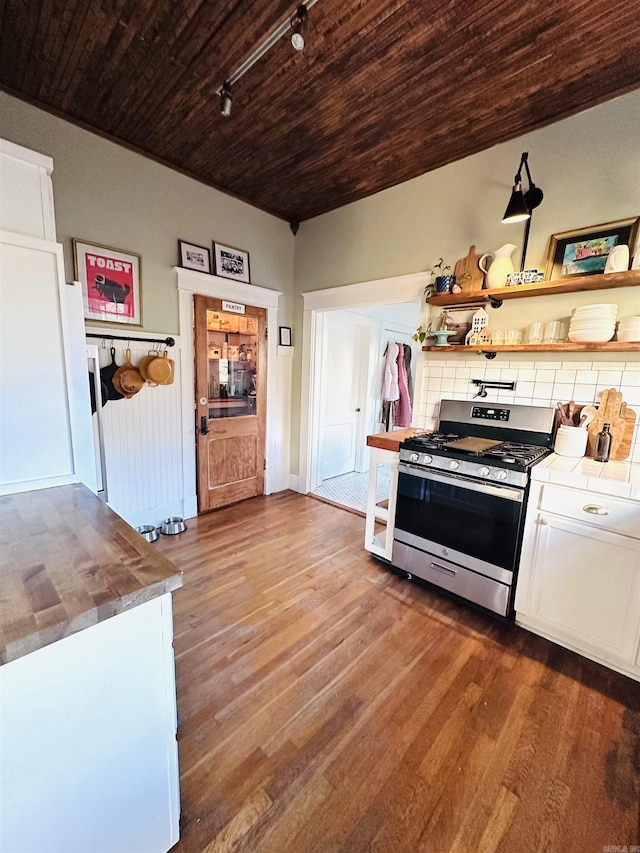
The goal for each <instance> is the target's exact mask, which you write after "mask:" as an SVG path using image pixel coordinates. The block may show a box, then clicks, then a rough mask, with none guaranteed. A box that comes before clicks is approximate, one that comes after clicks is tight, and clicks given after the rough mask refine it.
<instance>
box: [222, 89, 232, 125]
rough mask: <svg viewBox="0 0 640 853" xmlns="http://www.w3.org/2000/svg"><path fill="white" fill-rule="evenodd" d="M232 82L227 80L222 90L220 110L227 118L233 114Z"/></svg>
mask: <svg viewBox="0 0 640 853" xmlns="http://www.w3.org/2000/svg"><path fill="white" fill-rule="evenodd" d="M231 103H232V98H231V84H230V83H229V81H227V82H226V83H225V84H224V86H223V87H222V90H221V91H220V112H221V113H222V115H223V116H224V117H225V118H229V116H230V115H231Z"/></svg>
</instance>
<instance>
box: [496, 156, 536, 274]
mask: <svg viewBox="0 0 640 853" xmlns="http://www.w3.org/2000/svg"><path fill="white" fill-rule="evenodd" d="M523 166H524V168H525V171H526V173H527V180H528V181H529V189H528V190H527V191H526V193H523V192H522V167H523ZM543 198H544V194H543V192H542V190H541V189H540V187H537V186H536V185H535V184H534V183H533V180H532V179H531V172H530V171H529V152H528V151H525V152H523V154H522V157H521V158H520V165H519V166H518V171H517V172H516V177H515V181H514V185H513V189H512V190H511V198H510V199H509V204H508V205H507V209H506V210H505V212H504V216H503V217H502V221H503V222H504V223H511V222H524V221H525V220H526V223H527V224H526V226H525V229H524V244H523V247H522V263H521V264H520V269H521V270H523V269H524V265H525V260H526V257H527V245H528V243H529V230H530V229H531V216H532V213H533V211H534V210H535V208H536V207H539V206H540V205H541V204H542V199H543Z"/></svg>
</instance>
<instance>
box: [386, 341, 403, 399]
mask: <svg viewBox="0 0 640 853" xmlns="http://www.w3.org/2000/svg"><path fill="white" fill-rule="evenodd" d="M398 351H399V350H398V344H395V343H394V342H393V341H389V343H388V344H387V349H386V351H385V355H384V372H383V374H382V399H383V400H397V399H398V397H399V396H400V391H399V389H398Z"/></svg>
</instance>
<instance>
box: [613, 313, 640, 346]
mask: <svg viewBox="0 0 640 853" xmlns="http://www.w3.org/2000/svg"><path fill="white" fill-rule="evenodd" d="M616 337H617V338H618V340H619V341H629V342H634V343H635V342H640V317H621V318H620V319H619V320H618V334H617V336H616Z"/></svg>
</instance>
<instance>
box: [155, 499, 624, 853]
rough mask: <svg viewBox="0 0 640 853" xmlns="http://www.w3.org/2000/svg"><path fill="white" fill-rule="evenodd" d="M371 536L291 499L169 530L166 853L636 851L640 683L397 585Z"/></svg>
mask: <svg viewBox="0 0 640 853" xmlns="http://www.w3.org/2000/svg"><path fill="white" fill-rule="evenodd" d="M363 533H364V519H362V518H360V517H358V516H356V515H354V514H352V513H349V512H345V511H343V510H341V509H338V508H336V507H333V506H329V505H326V504H323V503H321V502H320V501H317V500H313V499H311V498H308V497H304V496H302V495H298V494H295V493H293V492H282V493H280V494H277V495H273V496H269V497H257V498H252V499H250V500H247V501H244V502H242V503H240V504H236V505H234V506H232V507H227V508H225V509H222V510H218V511H216V512H214V513H210V514H209V515H206V516H202V517H201V518H199V519H197V520H192V521H190V522H189V527H188V530H187V531H186V532H185V533H183V534H180V535H179V536H175V537H161V540H160V541H159V542H158V543H157V545H158V547H159V549H160V550H161V551H162V552H163V553H164V554H166V555H167V556H168V557H169V558H170V559H172V560H173V561H174V562H175V563H176V564H177V565H178V566H179V567H180V568H181V569H183V571H184V586H183V588H182V589H179V590H177V591H176V592H175V593H174V605H175V642H174V646H175V654H176V675H177V685H178V715H179V732H178V739H179V755H180V776H181V802H182V819H181V826H182V828H181V840H180V842H179V843H178V844H177V845H176V847H174V848H173V849H174V851H175V853H199V851H207V852H208V853H209V851H211V853H213V851H243V853H283V851H286V853H339V851H340V853H359V851H380V853H405V851H406V853H413V851H428V853H440V851H442V853H445V851H455V853H466V851H508V853H511V851H562V853H566V851H574V850H575V851H602V850H603V848H606V846H608V845H618V846H619V849H622V846H623V845H627V847H630V846H631V845H634V844H638V843H640V835H639V811H638V805H639V791H640V685H639V684H638V683H636V682H635V681H632V680H631V679H628V678H626V677H624V676H622V675H619V674H617V673H613V672H611V671H609V670H607V669H605V668H604V667H601V666H598V665H597V664H594V663H592V662H590V661H587V660H586V659H584V658H582V657H580V656H578V655H575V654H573V653H571V652H568V651H566V650H564V649H561V648H559V647H557V646H555V645H554V644H552V643H549V642H547V641H546V640H544V639H542V638H540V637H536V636H535V635H533V634H530V633H528V632H526V631H523V630H521V629H519V628H517V627H515V626H513V625H504V624H502V623H500V622H498V621H496V620H494V619H491V618H490V617H486V616H484V615H483V614H480V613H477V612H475V611H473V610H471V609H470V608H467V607H464V606H462V605H458V604H456V603H454V602H452V601H449V600H447V599H445V598H443V597H441V596H438V595H435V594H433V593H431V592H429V591H428V590H426V589H424V588H422V587H419V586H417V585H416V584H414V583H410V582H407V581H403V580H401V579H400V578H399V577H397V576H396V575H394V574H393V573H392V572H391V571H390V570H389V569H387V568H386V567H385V566H383V565H382V564H380V563H378V562H377V561H375V560H374V559H373V558H371V557H370V556H369V555H368V554H367V553H366V552H365V551H364V549H363V547H362V540H363ZM612 849H613V848H612Z"/></svg>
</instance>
